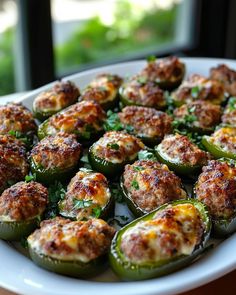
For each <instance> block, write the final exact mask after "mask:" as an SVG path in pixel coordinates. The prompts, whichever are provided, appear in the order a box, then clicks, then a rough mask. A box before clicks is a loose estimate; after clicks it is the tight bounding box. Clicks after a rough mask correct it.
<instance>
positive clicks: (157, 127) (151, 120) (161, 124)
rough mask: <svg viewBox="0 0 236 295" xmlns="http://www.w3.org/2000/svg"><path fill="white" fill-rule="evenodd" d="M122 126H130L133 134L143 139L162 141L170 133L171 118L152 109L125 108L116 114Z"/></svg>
mask: <svg viewBox="0 0 236 295" xmlns="http://www.w3.org/2000/svg"><path fill="white" fill-rule="evenodd" d="M118 116H119V118H120V121H121V123H122V124H124V125H131V126H132V127H133V129H134V130H133V133H134V134H135V135H138V136H144V137H158V138H160V139H162V138H163V137H164V135H165V134H167V133H170V131H171V129H172V127H171V123H172V118H171V117H170V116H169V115H167V114H166V113H164V112H161V111H157V110H156V109H153V108H146V107H139V106H127V107H125V108H123V109H122V112H121V113H118Z"/></svg>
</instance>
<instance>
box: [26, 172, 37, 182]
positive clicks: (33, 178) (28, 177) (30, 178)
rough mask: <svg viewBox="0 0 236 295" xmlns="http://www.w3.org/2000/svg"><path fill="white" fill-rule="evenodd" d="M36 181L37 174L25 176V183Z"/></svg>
mask: <svg viewBox="0 0 236 295" xmlns="http://www.w3.org/2000/svg"><path fill="white" fill-rule="evenodd" d="M35 180H36V174H35V173H33V174H31V175H26V176H25V182H30V181H35Z"/></svg>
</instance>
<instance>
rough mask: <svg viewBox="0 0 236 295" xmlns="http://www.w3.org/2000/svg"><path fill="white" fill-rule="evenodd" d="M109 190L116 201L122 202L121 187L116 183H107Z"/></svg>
mask: <svg viewBox="0 0 236 295" xmlns="http://www.w3.org/2000/svg"><path fill="white" fill-rule="evenodd" d="M109 187H110V190H111V195H112V196H113V197H114V199H115V200H116V202H118V203H124V200H123V194H122V192H121V188H120V186H119V184H118V183H114V182H113V183H111V184H109Z"/></svg>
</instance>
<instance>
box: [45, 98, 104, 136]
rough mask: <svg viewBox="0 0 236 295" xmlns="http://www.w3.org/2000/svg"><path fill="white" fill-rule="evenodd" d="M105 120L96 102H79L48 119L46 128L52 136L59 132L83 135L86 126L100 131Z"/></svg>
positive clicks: (102, 111)
mask: <svg viewBox="0 0 236 295" xmlns="http://www.w3.org/2000/svg"><path fill="white" fill-rule="evenodd" d="M105 118H106V113H105V112H104V110H103V109H102V108H101V106H100V105H99V104H98V103H97V102H95V101H81V102H79V103H76V104H74V105H72V106H70V107H68V108H67V109H65V110H64V111H62V112H60V113H57V114H56V115H54V116H52V117H50V118H49V121H48V128H49V129H50V130H49V132H50V134H52V135H53V134H55V133H58V132H59V131H64V132H67V133H73V132H78V133H80V134H83V133H85V132H87V131H88V130H87V127H88V126H90V128H91V129H92V130H96V131H100V130H102V123H103V121H104V120H105Z"/></svg>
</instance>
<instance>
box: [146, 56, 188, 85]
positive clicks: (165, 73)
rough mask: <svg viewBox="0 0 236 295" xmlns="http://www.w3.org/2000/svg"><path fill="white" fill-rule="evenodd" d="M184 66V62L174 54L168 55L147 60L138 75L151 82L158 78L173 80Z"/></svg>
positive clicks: (156, 80)
mask: <svg viewBox="0 0 236 295" xmlns="http://www.w3.org/2000/svg"><path fill="white" fill-rule="evenodd" d="M184 68H185V66H184V64H183V63H182V62H181V61H180V60H179V59H178V58H177V57H176V56H169V57H166V58H163V59H158V60H157V61H151V62H148V64H147V66H146V67H145V68H144V69H143V70H142V71H141V74H140V75H141V76H143V77H146V78H147V79H148V80H149V81H153V82H159V81H160V80H166V81H172V80H173V81H175V79H176V78H177V77H179V76H180V75H181V73H182V72H183V71H184Z"/></svg>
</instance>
